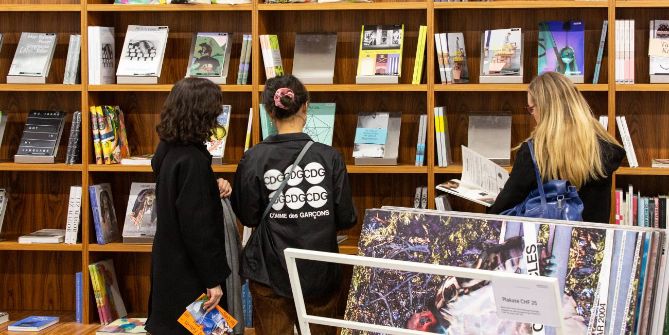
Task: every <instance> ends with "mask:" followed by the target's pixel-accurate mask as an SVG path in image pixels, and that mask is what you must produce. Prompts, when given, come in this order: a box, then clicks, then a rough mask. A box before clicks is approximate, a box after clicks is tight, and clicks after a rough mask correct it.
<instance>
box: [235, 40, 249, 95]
mask: <svg viewBox="0 0 669 335" xmlns="http://www.w3.org/2000/svg"><path fill="white" fill-rule="evenodd" d="M250 40H251V38H250V36H249V35H246V34H244V36H243V37H242V50H241V51H240V53H239V68H238V69H237V85H246V83H245V82H243V81H244V80H243V79H244V65H245V61H246V48H248V46H249V42H250Z"/></svg>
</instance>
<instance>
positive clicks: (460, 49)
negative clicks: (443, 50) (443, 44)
mask: <svg viewBox="0 0 669 335" xmlns="http://www.w3.org/2000/svg"><path fill="white" fill-rule="evenodd" d="M446 39H447V43H448V68H449V70H450V74H449V76H450V78H451V80H452V82H453V83H454V84H465V83H468V82H469V70H468V67H467V51H466V48H465V35H464V34H463V33H448V34H447V35H446Z"/></svg>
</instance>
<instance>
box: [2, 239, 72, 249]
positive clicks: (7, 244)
mask: <svg viewBox="0 0 669 335" xmlns="http://www.w3.org/2000/svg"><path fill="white" fill-rule="evenodd" d="M0 250H14V251H82V250H83V248H82V246H81V244H64V243H49V244H20V243H19V242H17V240H16V239H14V240H8V241H0Z"/></svg>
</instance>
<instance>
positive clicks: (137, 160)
mask: <svg viewBox="0 0 669 335" xmlns="http://www.w3.org/2000/svg"><path fill="white" fill-rule="evenodd" d="M152 158H153V154H145V155H139V156H131V157H125V158H123V159H121V164H122V165H151V159H152Z"/></svg>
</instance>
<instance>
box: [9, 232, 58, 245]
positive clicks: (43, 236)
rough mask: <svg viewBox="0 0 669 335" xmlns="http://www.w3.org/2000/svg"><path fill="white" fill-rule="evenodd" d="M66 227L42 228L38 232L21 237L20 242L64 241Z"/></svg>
mask: <svg viewBox="0 0 669 335" xmlns="http://www.w3.org/2000/svg"><path fill="white" fill-rule="evenodd" d="M63 241H65V229H40V230H38V231H36V232H33V233H30V234H28V235H23V236H20V237H19V241H18V242H19V244H50V243H63Z"/></svg>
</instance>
